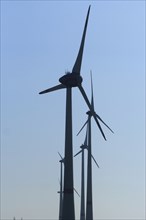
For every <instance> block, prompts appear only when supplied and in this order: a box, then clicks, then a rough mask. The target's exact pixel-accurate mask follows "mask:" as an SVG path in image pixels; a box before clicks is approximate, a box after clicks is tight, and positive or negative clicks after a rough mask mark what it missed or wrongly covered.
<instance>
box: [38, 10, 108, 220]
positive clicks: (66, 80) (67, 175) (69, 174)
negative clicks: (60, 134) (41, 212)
mask: <svg viewBox="0 0 146 220" xmlns="http://www.w3.org/2000/svg"><path fill="white" fill-rule="evenodd" d="M89 13H90V6H89V8H88V12H87V17H86V21H85V26H84V30H83V35H82V39H81V44H80V48H79V52H78V55H77V58H76V61H75V64H74V66H73V69H72V71H71V72H67V73H66V74H65V75H64V76H62V77H61V78H60V79H59V82H60V84H59V85H57V86H54V87H52V88H49V89H46V90H44V91H42V92H40V93H39V94H44V93H48V92H53V91H56V90H59V89H66V125H65V163H64V190H63V191H64V199H63V211H62V219H63V220H74V219H75V211H74V193H73V192H74V186H73V150H72V87H78V88H79V90H80V92H81V94H82V96H83V98H84V99H85V102H86V104H87V105H88V107H89V109H90V112H91V114H92V115H93V117H94V119H95V121H96V123H97V125H98V128H99V130H100V132H101V133H102V136H103V137H104V139H105V140H106V137H105V135H104V132H103V130H102V128H101V126H100V124H99V121H98V119H99V120H100V121H101V122H103V121H102V119H101V118H100V117H99V118H98V117H97V116H96V114H95V112H94V110H93V108H92V106H91V104H90V102H89V100H88V97H87V95H86V93H85V91H84V89H83V87H82V81H83V78H82V77H81V74H80V70H81V64H82V56H83V49H84V42H85V36H86V30H87V24H88V18H89Z"/></svg>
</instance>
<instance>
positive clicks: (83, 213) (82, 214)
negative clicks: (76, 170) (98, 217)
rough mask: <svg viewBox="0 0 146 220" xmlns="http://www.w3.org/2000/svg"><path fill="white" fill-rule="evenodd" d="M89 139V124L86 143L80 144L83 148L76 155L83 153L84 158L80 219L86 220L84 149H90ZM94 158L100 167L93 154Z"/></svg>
mask: <svg viewBox="0 0 146 220" xmlns="http://www.w3.org/2000/svg"><path fill="white" fill-rule="evenodd" d="M87 139H88V126H87V130H86V136H85V141H84V144H82V145H81V146H80V148H81V150H80V151H79V152H78V153H77V154H75V155H74V157H76V156H77V155H78V154H80V153H82V159H81V208H80V220H85V175H84V173H85V168H84V150H85V149H87V150H88V145H87ZM91 157H92V159H93V160H94V162H95V163H96V165H97V167H98V168H99V165H98V163H97V162H96V160H95V158H94V157H93V155H91Z"/></svg>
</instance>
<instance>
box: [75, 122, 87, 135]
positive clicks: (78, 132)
mask: <svg viewBox="0 0 146 220" xmlns="http://www.w3.org/2000/svg"><path fill="white" fill-rule="evenodd" d="M88 121H89V119H87V121H86V122H85V124H84V125H83V126H82V128H81V129H80V130H79V132H78V133H77V136H78V135H79V134H80V132H81V131H82V130H83V128H84V127H85V125H86V124H87V123H88Z"/></svg>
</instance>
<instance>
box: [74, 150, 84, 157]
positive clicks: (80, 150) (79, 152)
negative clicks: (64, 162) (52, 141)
mask: <svg viewBox="0 0 146 220" xmlns="http://www.w3.org/2000/svg"><path fill="white" fill-rule="evenodd" d="M81 152H82V150H80V151H79V152H78V153H76V154H75V155H74V157H76V156H77V155H78V154H80V153H81Z"/></svg>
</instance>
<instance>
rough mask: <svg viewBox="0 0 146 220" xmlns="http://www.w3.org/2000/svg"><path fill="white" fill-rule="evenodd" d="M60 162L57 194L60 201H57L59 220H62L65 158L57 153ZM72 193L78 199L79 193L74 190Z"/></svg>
mask: <svg viewBox="0 0 146 220" xmlns="http://www.w3.org/2000/svg"><path fill="white" fill-rule="evenodd" d="M58 154H59V156H60V158H61V160H59V162H60V181H59V182H60V191H59V192H58V193H60V200H59V220H62V205H63V178H62V177H63V165H64V161H65V158H63V157H62V156H61V154H60V153H59V152H58ZM74 191H75V192H76V194H77V195H78V196H79V197H80V195H79V193H78V192H77V190H76V189H75V188H74Z"/></svg>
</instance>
